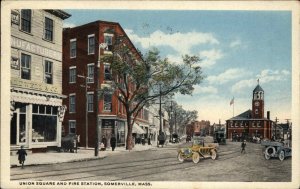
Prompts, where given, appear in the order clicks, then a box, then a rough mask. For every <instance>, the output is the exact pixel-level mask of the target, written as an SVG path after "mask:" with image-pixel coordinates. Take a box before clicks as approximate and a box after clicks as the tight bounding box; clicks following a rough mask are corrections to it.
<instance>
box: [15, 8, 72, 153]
mask: <svg viewBox="0 0 300 189" xmlns="http://www.w3.org/2000/svg"><path fill="white" fill-rule="evenodd" d="M70 16H71V15H70V14H68V13H66V12H64V11H62V10H42V9H34V10H30V9H13V10H12V11H11V70H10V73H11V78H10V79H11V80H10V84H11V87H10V90H11V91H10V92H11V93H10V94H11V95H10V102H11V108H10V110H11V112H10V113H11V124H10V145H11V148H12V149H14V148H19V146H20V145H23V146H25V148H27V149H32V151H39V150H40V149H46V148H47V147H50V146H60V144H61V123H62V120H63V117H64V111H65V107H64V106H63V105H62V99H63V98H65V96H64V95H62V85H61V84H62V25H63V20H64V19H67V18H69V17H70Z"/></svg>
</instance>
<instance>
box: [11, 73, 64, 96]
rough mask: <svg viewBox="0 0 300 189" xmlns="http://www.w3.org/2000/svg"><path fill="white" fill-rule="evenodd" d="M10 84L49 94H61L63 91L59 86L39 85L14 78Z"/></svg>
mask: <svg viewBox="0 0 300 189" xmlns="http://www.w3.org/2000/svg"><path fill="white" fill-rule="evenodd" d="M10 82H11V86H12V87H20V88H26V89H33V90H38V91H44V92H49V93H57V94H60V93H61V89H60V88H59V87H58V86H53V85H48V84H44V83H38V82H34V81H30V80H23V79H19V78H14V77H12V78H11V80H10Z"/></svg>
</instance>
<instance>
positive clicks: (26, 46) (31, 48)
mask: <svg viewBox="0 0 300 189" xmlns="http://www.w3.org/2000/svg"><path fill="white" fill-rule="evenodd" d="M11 46H12V47H16V48H18V49H22V50H25V51H28V52H31V53H35V54H38V55H41V56H45V57H49V58H52V59H56V60H59V61H61V60H62V53H61V52H58V51H54V50H51V49H48V48H45V47H42V46H40V45H36V44H33V43H30V42H28V41H24V40H21V39H18V38H15V37H12V38H11Z"/></svg>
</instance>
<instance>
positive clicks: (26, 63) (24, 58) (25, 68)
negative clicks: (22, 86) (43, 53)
mask: <svg viewBox="0 0 300 189" xmlns="http://www.w3.org/2000/svg"><path fill="white" fill-rule="evenodd" d="M30 64H31V56H30V55H27V54H23V53H22V54H21V78H22V79H28V80H30V75H31V74H30V72H31V71H30Z"/></svg>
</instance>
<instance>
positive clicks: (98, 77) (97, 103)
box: [95, 43, 107, 156]
mask: <svg viewBox="0 0 300 189" xmlns="http://www.w3.org/2000/svg"><path fill="white" fill-rule="evenodd" d="M106 46H107V44H106V43H100V44H99V46H98V62H97V68H96V80H97V98H96V116H97V119H96V120H97V123H96V145H95V156H98V155H99V141H100V136H101V129H100V128H99V127H102V124H101V122H100V119H99V115H98V114H99V90H100V82H99V80H100V56H101V51H100V50H101V49H104V48H105V47H106Z"/></svg>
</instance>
